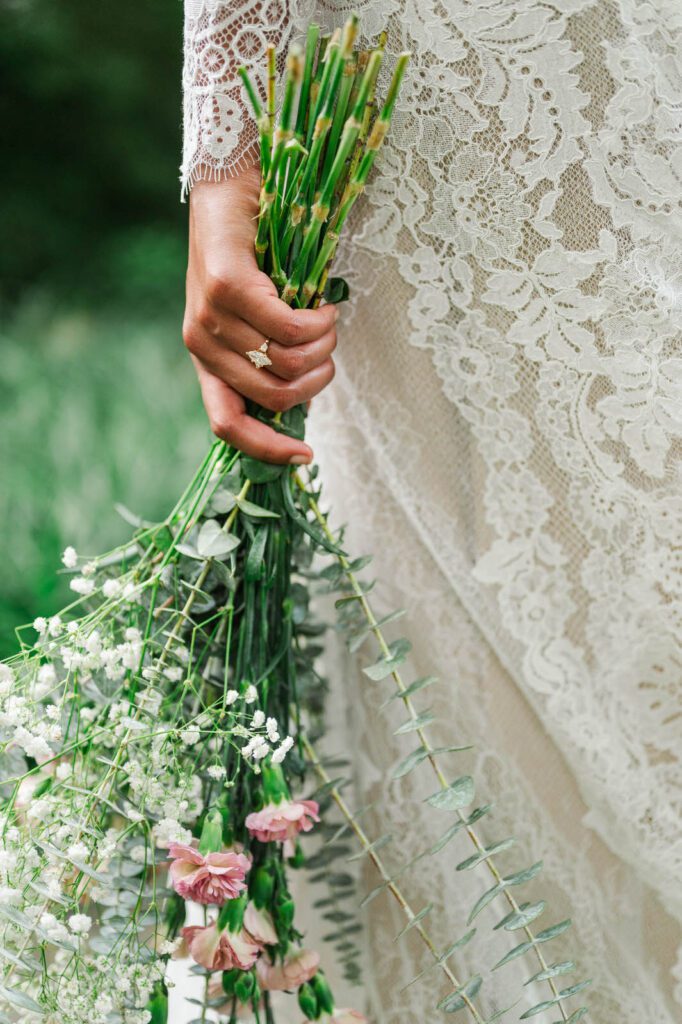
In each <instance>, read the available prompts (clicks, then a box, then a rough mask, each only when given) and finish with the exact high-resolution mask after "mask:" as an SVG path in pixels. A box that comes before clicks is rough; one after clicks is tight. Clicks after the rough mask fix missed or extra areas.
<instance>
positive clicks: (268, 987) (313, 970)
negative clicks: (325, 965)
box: [256, 949, 320, 992]
mask: <svg viewBox="0 0 682 1024" xmlns="http://www.w3.org/2000/svg"><path fill="white" fill-rule="evenodd" d="M319 966H320V954H319V953H316V952H315V951H314V950H312V949H301V950H299V952H298V953H296V955H295V956H291V957H287V959H286V960H285V961H284V963H278V964H271V963H268V961H267V960H266V958H265V957H261V959H260V960H259V961H258V963H257V964H256V971H257V972H258V982H259V984H260V987H261V988H262V989H264V990H265V991H267V992H290V991H292V990H295V989H297V988H300V987H301V985H303V984H304V983H305V982H306V981H310V979H311V978H312V977H314V976H315V975H316V974H317V969H318V967H319Z"/></svg>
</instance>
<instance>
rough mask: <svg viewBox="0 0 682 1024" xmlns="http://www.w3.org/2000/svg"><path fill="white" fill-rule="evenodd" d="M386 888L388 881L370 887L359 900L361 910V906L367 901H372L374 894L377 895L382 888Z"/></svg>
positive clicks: (365, 904) (367, 902) (366, 903)
mask: <svg viewBox="0 0 682 1024" xmlns="http://www.w3.org/2000/svg"><path fill="white" fill-rule="evenodd" d="M387 888H388V882H382V883H381V884H380V885H375V886H374V888H373V889H371V890H370V891H369V892H368V893H367V895H366V896H365V897H364V899H363V900H362V901H361V903H360V909H361V910H362V908H363V907H366V906H367V905H368V904H369V903H371V902H372V900H373V899H374V898H375V897H376V896H378V895H379V894H380V893H382V892H383V891H384V889H387Z"/></svg>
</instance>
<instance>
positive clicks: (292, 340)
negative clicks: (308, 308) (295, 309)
mask: <svg viewBox="0 0 682 1024" xmlns="http://www.w3.org/2000/svg"><path fill="white" fill-rule="evenodd" d="M302 338H303V319H302V317H300V316H299V314H298V313H292V314H291V315H290V316H288V317H287V319H286V320H285V321H284V323H283V325H282V341H285V342H287V344H289V345H292V344H296V343H297V342H299V341H301V340H302Z"/></svg>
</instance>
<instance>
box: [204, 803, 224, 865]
mask: <svg viewBox="0 0 682 1024" xmlns="http://www.w3.org/2000/svg"><path fill="white" fill-rule="evenodd" d="M222 848H223V816H222V814H221V813H220V811H218V810H212V811H209V812H208V814H207V815H206V817H205V818H204V827H203V828H202V830H201V839H200V840H199V853H203V854H204V855H206V854H207V853H219V852H220V850H222Z"/></svg>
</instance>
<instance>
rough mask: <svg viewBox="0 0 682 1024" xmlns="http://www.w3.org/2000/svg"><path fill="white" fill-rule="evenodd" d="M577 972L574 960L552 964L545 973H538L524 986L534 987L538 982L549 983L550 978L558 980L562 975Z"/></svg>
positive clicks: (525, 982)
mask: <svg viewBox="0 0 682 1024" xmlns="http://www.w3.org/2000/svg"><path fill="white" fill-rule="evenodd" d="M574 970H575V964H574V963H573V961H572V960H563V961H562V962H561V963H556V964H551V965H550V966H549V967H546V968H545V970H544V971H538V973H537V974H534V975H533V976H532V978H529V979H528V981H524V983H523V984H524V985H533V984H534V983H535V982H536V981H547V980H548V979H549V978H556V977H557V976H558V975H560V974H570V973H571V971H574Z"/></svg>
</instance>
